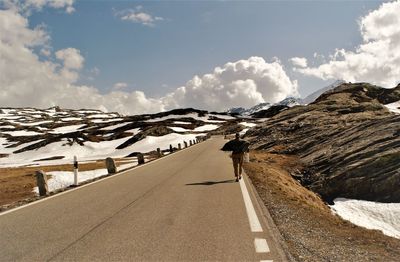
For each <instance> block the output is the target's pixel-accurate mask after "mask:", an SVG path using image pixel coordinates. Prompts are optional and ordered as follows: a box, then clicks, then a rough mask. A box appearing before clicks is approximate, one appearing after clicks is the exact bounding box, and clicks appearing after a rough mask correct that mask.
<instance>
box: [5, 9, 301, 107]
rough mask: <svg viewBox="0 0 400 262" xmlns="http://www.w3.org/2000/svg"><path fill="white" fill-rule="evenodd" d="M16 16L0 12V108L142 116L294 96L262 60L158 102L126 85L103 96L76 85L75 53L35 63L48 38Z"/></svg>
mask: <svg viewBox="0 0 400 262" xmlns="http://www.w3.org/2000/svg"><path fill="white" fill-rule="evenodd" d="M19 12H20V11H19V10H16V9H13V8H11V9H6V10H0V31H1V32H2V34H0V75H1V78H0V87H1V91H2V92H0V105H1V106H10V107H27V106H31V107H39V108H47V107H50V106H54V105H58V106H61V107H64V108H94V109H101V110H107V111H118V112H120V113H122V114H141V113H152V112H160V111H164V110H169V109H173V108H178V107H197V108H201V109H208V110H225V109H227V108H229V107H234V106H245V107H249V106H253V105H255V104H257V103H259V102H264V101H270V102H276V101H279V100H281V99H283V98H285V97H286V96H288V95H297V82H296V81H292V80H290V78H289V77H288V76H287V75H286V73H285V70H284V68H283V66H282V64H281V62H280V61H279V60H277V59H275V60H273V61H272V62H266V61H265V60H264V59H263V58H261V57H251V58H249V59H247V60H239V61H236V62H229V63H226V64H225V65H223V66H222V67H216V68H215V69H214V70H213V72H211V73H209V74H205V75H202V76H195V77H193V79H191V80H190V81H188V82H187V83H186V84H185V86H182V87H180V88H177V89H176V90H175V91H173V92H171V93H169V94H166V95H165V96H163V97H160V98H149V97H147V96H146V95H145V93H144V92H142V91H133V92H128V91H124V90H121V88H123V87H124V86H126V85H127V84H126V83H122V82H120V83H116V85H115V87H117V89H113V90H112V91H111V92H109V93H106V94H102V93H100V92H99V90H98V89H97V88H95V87H93V86H85V85H78V84H76V81H77V79H78V78H79V76H80V70H81V69H82V68H83V66H84V61H85V59H84V58H83V57H82V55H81V53H80V51H79V50H78V49H75V48H71V47H69V48H65V49H61V50H58V51H56V52H55V53H54V54H51V52H50V53H48V55H49V56H43V57H41V59H39V56H38V55H37V54H36V53H35V51H34V50H42V49H44V50H51V47H50V46H49V39H50V36H49V35H48V32H46V31H45V30H44V28H43V27H37V28H29V23H28V19H27V17H24V15H22V14H21V13H19ZM38 52H40V51H38ZM53 56H54V57H53ZM54 58H57V59H54ZM95 72H98V70H96V69H95V70H94V74H96V73H95ZM118 87H119V89H118Z"/></svg>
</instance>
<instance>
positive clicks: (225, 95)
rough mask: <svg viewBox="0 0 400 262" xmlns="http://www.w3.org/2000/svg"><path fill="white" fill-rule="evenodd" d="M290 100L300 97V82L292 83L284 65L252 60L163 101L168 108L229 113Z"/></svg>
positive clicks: (220, 70) (199, 80)
mask: <svg viewBox="0 0 400 262" xmlns="http://www.w3.org/2000/svg"><path fill="white" fill-rule="evenodd" d="M287 96H298V91H297V82H296V81H291V80H290V78H289V77H288V76H287V74H286V72H285V70H284V68H283V66H282V65H281V63H280V61H279V60H275V61H273V62H271V63H267V62H266V61H265V60H264V59H263V58H262V57H250V58H249V59H247V60H239V61H236V62H229V63H226V64H225V65H224V66H223V67H216V68H215V69H214V71H213V72H212V73H210V74H205V75H203V76H201V77H199V76H195V77H193V79H192V80H190V81H188V82H187V83H186V85H185V86H183V87H180V88H178V89H177V90H176V91H175V92H173V93H171V94H168V95H167V96H166V97H165V98H164V99H163V101H164V103H165V104H166V106H167V107H178V106H181V107H197V108H204V109H208V110H225V109H227V108H230V107H237V106H242V107H251V106H254V105H255V104H258V103H261V102H265V101H267V102H278V101H280V100H282V99H284V98H286V97H287Z"/></svg>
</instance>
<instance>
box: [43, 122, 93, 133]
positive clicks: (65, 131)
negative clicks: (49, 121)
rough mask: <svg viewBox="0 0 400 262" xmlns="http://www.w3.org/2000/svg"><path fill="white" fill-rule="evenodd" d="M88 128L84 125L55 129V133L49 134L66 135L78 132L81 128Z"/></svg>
mask: <svg viewBox="0 0 400 262" xmlns="http://www.w3.org/2000/svg"><path fill="white" fill-rule="evenodd" d="M84 126H86V124H83V125H72V126H62V127H57V128H54V130H53V131H50V132H49V133H52V134H66V133H71V132H76V131H78V129H79V128H81V127H84Z"/></svg>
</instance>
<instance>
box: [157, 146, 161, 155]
mask: <svg viewBox="0 0 400 262" xmlns="http://www.w3.org/2000/svg"><path fill="white" fill-rule="evenodd" d="M157 156H158V157H162V152H161V149H160V148H157Z"/></svg>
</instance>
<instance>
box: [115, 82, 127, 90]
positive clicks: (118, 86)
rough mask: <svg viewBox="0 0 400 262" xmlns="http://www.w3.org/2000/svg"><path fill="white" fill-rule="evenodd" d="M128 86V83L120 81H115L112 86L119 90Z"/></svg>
mask: <svg viewBox="0 0 400 262" xmlns="http://www.w3.org/2000/svg"><path fill="white" fill-rule="evenodd" d="M127 87H128V84H127V83H124V82H118V83H115V84H114V85H113V87H112V88H113V89H116V90H118V89H124V88H127Z"/></svg>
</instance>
